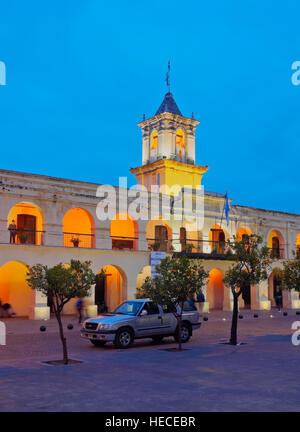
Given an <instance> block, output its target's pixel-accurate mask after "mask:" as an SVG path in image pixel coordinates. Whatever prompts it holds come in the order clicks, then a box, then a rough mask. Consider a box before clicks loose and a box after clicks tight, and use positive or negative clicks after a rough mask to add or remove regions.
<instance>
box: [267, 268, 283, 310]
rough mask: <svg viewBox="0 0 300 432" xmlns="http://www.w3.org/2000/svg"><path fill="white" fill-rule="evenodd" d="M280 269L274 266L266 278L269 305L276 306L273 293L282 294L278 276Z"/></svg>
mask: <svg viewBox="0 0 300 432" xmlns="http://www.w3.org/2000/svg"><path fill="white" fill-rule="evenodd" d="M279 272H280V269H279V268H278V267H275V268H274V269H273V271H272V273H271V274H270V276H269V279H268V298H269V300H270V301H271V306H276V302H275V293H281V295H282V287H281V282H280V278H279V277H278V273H279Z"/></svg>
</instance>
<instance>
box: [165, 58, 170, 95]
mask: <svg viewBox="0 0 300 432" xmlns="http://www.w3.org/2000/svg"><path fill="white" fill-rule="evenodd" d="M170 69H171V66H170V61H168V72H167V75H166V83H167V87H168V90H169V93H170V92H171V91H170Z"/></svg>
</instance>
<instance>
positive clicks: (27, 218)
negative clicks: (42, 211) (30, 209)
mask: <svg viewBox="0 0 300 432" xmlns="http://www.w3.org/2000/svg"><path fill="white" fill-rule="evenodd" d="M17 231H18V237H19V239H20V235H21V234H22V236H21V238H23V239H25V241H24V243H28V244H36V217H35V216H32V215H27V214H18V218H17ZM22 243H23V241H22Z"/></svg>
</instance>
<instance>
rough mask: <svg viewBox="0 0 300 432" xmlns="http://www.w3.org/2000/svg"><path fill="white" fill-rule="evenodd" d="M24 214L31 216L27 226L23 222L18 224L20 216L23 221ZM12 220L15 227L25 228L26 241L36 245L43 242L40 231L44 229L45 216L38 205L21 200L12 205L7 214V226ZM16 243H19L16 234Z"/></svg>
mask: <svg viewBox="0 0 300 432" xmlns="http://www.w3.org/2000/svg"><path fill="white" fill-rule="evenodd" d="M26 216H28V217H29V218H31V220H30V224H28V225H27V226H26V225H23V224H24V222H23V224H20V222H21V218H23V221H24V217H26ZM13 220H14V221H15V224H16V225H17V228H19V229H23V230H25V231H24V233H25V235H27V238H28V241H27V243H30V244H38V245H41V244H43V240H44V239H43V233H42V232H41V231H43V230H44V225H45V218H44V214H43V212H42V210H41V209H40V208H39V207H38V206H36V205H35V204H32V203H30V202H21V203H18V204H16V205H14V207H12V208H11V209H10V211H9V213H8V216H7V227H8V226H9V225H10V224H11V223H12V221H13ZM19 232H20V231H19ZM16 243H20V240H19V236H18V235H17V236H16Z"/></svg>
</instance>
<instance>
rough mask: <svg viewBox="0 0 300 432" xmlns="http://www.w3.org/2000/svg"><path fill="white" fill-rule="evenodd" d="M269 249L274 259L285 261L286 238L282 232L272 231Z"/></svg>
mask: <svg viewBox="0 0 300 432" xmlns="http://www.w3.org/2000/svg"><path fill="white" fill-rule="evenodd" d="M268 248H269V249H270V251H271V253H272V256H273V257H274V258H278V259H284V238H283V235H282V234H281V232H280V231H278V230H272V231H271V232H270V233H269V236H268Z"/></svg>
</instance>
